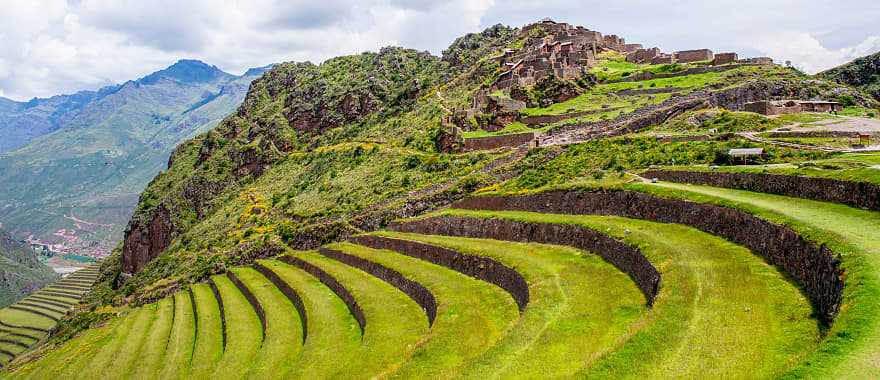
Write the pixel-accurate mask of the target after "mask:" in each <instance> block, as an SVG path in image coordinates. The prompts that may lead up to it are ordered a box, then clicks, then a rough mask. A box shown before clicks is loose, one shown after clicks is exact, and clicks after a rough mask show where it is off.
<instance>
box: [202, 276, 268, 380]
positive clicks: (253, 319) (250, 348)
mask: <svg viewBox="0 0 880 380" xmlns="http://www.w3.org/2000/svg"><path fill="white" fill-rule="evenodd" d="M211 280H212V281H214V283H215V284H216V285H217V290H218V291H219V293H220V297H221V299H222V300H223V315H224V316H225V318H226V348H225V350H224V352H223V357H222V358H221V359H220V363H219V364H218V365H217V368H216V370H215V371H214V376H222V377H230V378H241V377H243V376H244V374H245V373H247V371H248V370H250V368H251V366H252V364H253V362H254V361H255V360H256V358H257V353H258V352H259V351H260V346H261V344H262V340H263V338H262V335H263V333H262V330H263V327H262V326H261V325H260V319H259V318H258V317H257V313H256V311H254V309H253V308H252V307H251V304H250V303H248V300H247V299H246V298H245V297H244V294H242V293H241V291H239V290H238V288H237V287H236V286H235V285H234V284H233V283H232V281H231V280H229V277H226V276H225V275H217V276H213V277H211Z"/></svg>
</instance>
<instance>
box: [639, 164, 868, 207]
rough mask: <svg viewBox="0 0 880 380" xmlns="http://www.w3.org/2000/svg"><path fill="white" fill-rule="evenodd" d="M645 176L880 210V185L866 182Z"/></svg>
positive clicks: (676, 173)
mask: <svg viewBox="0 0 880 380" xmlns="http://www.w3.org/2000/svg"><path fill="white" fill-rule="evenodd" d="M644 176H645V177H646V178H658V179H661V180H663V181H669V182H682V183H693V184H698V185H709V186H715V187H726V188H730V189H742V190H749V191H757V192H760V193H771V194H780V195H786V196H790V197H796V198H806V199H814V200H817V201H825V202H834V203H843V204H847V205H850V206H853V207H859V208H864V209H870V210H880V186H877V185H875V184H872V183H867V182H850V181H840V180H836V179H831V178H817V177H799V176H790V175H780V174H763V173H755V174H751V173H721V172H711V173H709V172H697V171H685V170H651V171H648V172H645V173H644Z"/></svg>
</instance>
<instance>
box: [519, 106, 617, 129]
mask: <svg viewBox="0 0 880 380" xmlns="http://www.w3.org/2000/svg"><path fill="white" fill-rule="evenodd" d="M623 108H624V107H610V108H600V109H596V110H589V111H581V112H572V113H566V114H562V115H545V116H526V117H523V118H522V119H520V121H521V122H523V124H525V125H528V126H533V125H540V124H551V123H556V122H559V121H563V120H567V119H573V118H576V117H581V116H587V115H592V114H597V113H600V112H613V111H617V110H619V109H623Z"/></svg>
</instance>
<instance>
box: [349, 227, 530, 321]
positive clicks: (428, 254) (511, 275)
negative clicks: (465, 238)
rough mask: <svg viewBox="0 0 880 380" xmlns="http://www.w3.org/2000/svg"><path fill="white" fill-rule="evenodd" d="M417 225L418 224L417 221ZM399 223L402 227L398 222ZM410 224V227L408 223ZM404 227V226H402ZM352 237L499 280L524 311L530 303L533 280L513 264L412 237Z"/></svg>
mask: <svg viewBox="0 0 880 380" xmlns="http://www.w3.org/2000/svg"><path fill="white" fill-rule="evenodd" d="M413 226H415V225H413ZM397 227H401V226H400V225H397ZM404 228H406V227H404ZM401 230H402V229H401ZM351 241H352V242H354V243H357V244H359V245H363V246H365V247H370V248H374V249H387V250H391V251H394V252H398V253H400V254H403V255H407V256H410V257H414V258H417V259H420V260H425V261H427V262H430V263H433V264H437V265H440V266H444V267H446V268H449V269H452V270H454V271H456V272H459V273H462V274H464V275H466V276H470V277H473V278H476V279H478V280H481V281H485V282H488V283H490V284H495V285H497V286H498V287H500V288H501V289H504V290H505V291H507V293H510V296H511V297H513V300H514V301H515V302H516V304H517V306H518V307H519V310H520V311H523V310H524V309H525V307H526V305H528V303H529V284H528V283H527V282H526V280H525V279H524V278H523V277H522V275H521V274H519V273H518V272H517V271H516V270H514V269H513V268H510V267H508V266H506V265H504V264H502V263H499V262H498V261H495V260H493V259H491V258H488V257H483V256H477V255H466V254H463V253H460V252H458V251H455V250H452V249H448V248H443V247H438V246H435V245H430V244H425V243H420V242H416V241H411V240H403V239H394V238H387V237H382V236H372V235H362V236H355V237H352V238H351Z"/></svg>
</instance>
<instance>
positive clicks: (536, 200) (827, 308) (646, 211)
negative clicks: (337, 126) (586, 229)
mask: <svg viewBox="0 0 880 380" xmlns="http://www.w3.org/2000/svg"><path fill="white" fill-rule="evenodd" d="M453 207H457V208H463V209H473V210H520V211H533V212H545V213H559V214H597V215H617V216H624V217H629V218H637V219H646V220H652V221H657V222H662V223H677V224H684V225H688V226H691V227H694V228H697V229H699V230H702V231H704V232H707V233H710V234H713V235H718V236H721V237H724V238H726V239H727V240H730V241H732V242H735V243H738V244H741V245H743V246H745V247H747V248H749V249H751V250H752V251H754V252H756V253H757V254H759V255H761V256H763V257H764V259H765V260H766V261H767V262H768V263H770V264H772V265H777V266H779V267H781V268H782V269H783V270H784V271H785V272H787V273H788V275H789V276H791V277H792V278H793V279H794V280H795V281H796V282H797V283H798V284H799V285H800V286H801V288H802V289H803V291H804V292H805V293H806V295H807V296H808V297H809V298H810V300H811V301H812V303H813V305H814V307H815V309H816V313H817V314H818V315H819V318H820V319H821V320H822V321H823V322H831V321H832V320H833V318H834V316H835V315H836V314H837V312H838V310H839V307H840V302H841V300H842V296H843V280H842V277H843V270H842V269H841V268H840V260H838V259H837V258H835V257H834V255H833V253H832V252H831V251H830V250H829V249H828V248H826V247H825V246H819V245H816V244H815V243H812V242H809V241H807V240H805V239H804V238H803V237H801V236H800V235H798V234H797V233H796V232H795V231H793V230H792V229H790V228H788V227H785V226H781V225H777V224H773V223H771V222H768V221H766V220H764V219H760V218H758V217H756V216H754V215H751V214H749V213H746V212H743V211H739V210H736V209H733V208H728V207H722V206H716V205H711V204H704V203H696V202H691V201H684V200H677V199H666V198H661V197H657V196H653V195H649V194H645V193H640V192H635V191H623V190H598V191H591V192H577V191H569V192H565V191H555V192H547V193H543V194H536V195H527V196H518V197H476V198H469V199H466V200H464V201H462V202H459V203H457V204H455V205H453Z"/></svg>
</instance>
